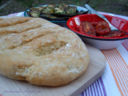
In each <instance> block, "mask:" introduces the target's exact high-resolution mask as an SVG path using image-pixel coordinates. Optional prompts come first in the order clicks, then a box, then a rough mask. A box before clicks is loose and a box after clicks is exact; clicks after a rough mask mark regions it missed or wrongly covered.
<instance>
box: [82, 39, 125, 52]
mask: <svg viewBox="0 0 128 96" xmlns="http://www.w3.org/2000/svg"><path fill="white" fill-rule="evenodd" d="M82 39H83V40H84V41H85V42H86V43H88V44H90V45H92V46H94V47H96V48H98V49H113V48H117V47H118V46H119V45H120V44H121V43H122V42H123V41H124V39H123V40H122V39H121V40H98V39H91V38H82Z"/></svg>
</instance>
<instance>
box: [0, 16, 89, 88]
mask: <svg viewBox="0 0 128 96" xmlns="http://www.w3.org/2000/svg"><path fill="white" fill-rule="evenodd" d="M15 18H16V19H15ZM18 20H19V21H18ZM22 20H23V22H22ZM3 21H4V23H3ZM1 22H2V23H3V25H2V23H1ZM0 34H2V35H1V36H0V73H1V74H2V75H5V76H7V77H9V78H12V79H16V80H25V81H28V82H29V83H31V84H35V85H44V86H61V85H65V84H68V83H69V82H71V81H73V80H75V79H76V78H78V77H79V76H80V75H81V74H82V73H84V72H85V70H86V69H87V66H88V63H89V56H88V52H87V48H86V46H85V45H84V43H83V42H82V41H81V40H80V38H79V37H78V36H76V35H75V33H73V32H71V31H70V30H68V29H66V28H63V27H60V26H58V25H55V24H52V23H50V22H48V21H46V20H44V19H39V18H24V17H14V18H12V19H11V18H8V19H6V20H5V19H3V20H0Z"/></svg>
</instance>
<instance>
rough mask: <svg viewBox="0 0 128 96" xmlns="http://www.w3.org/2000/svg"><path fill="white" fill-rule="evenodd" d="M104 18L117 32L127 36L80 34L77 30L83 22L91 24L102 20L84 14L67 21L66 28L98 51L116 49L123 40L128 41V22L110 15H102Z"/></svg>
mask: <svg viewBox="0 0 128 96" xmlns="http://www.w3.org/2000/svg"><path fill="white" fill-rule="evenodd" d="M104 16H105V17H106V18H107V19H108V20H109V22H110V23H111V24H113V25H114V26H115V27H117V28H118V29H119V30H121V31H124V32H127V34H125V35H123V36H120V37H119V36H117V37H103V36H93V35H88V34H86V33H83V32H80V31H79V28H80V26H81V22H83V21H88V22H92V21H95V20H97V22H99V21H100V20H103V19H101V18H100V17H98V16H97V15H95V14H84V15H77V16H74V17H72V18H70V19H69V20H68V21H67V26H68V27H69V29H71V30H72V31H74V32H75V33H76V34H78V35H79V36H80V37H81V38H82V39H83V40H84V41H85V42H87V43H89V44H90V45H93V46H94V47H96V48H99V49H113V48H117V47H118V46H119V45H120V44H121V43H122V42H123V41H124V40H125V39H128V20H125V19H123V18H120V17H117V16H110V15H104Z"/></svg>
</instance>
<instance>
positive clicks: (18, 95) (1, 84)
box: [0, 46, 105, 96]
mask: <svg viewBox="0 0 128 96" xmlns="http://www.w3.org/2000/svg"><path fill="white" fill-rule="evenodd" d="M87 47H88V50H89V55H90V64H89V66H88V69H87V71H86V72H85V73H84V74H83V75H82V76H81V77H80V78H79V79H77V80H75V81H73V82H72V83H70V84H69V85H66V86H63V87H57V88H48V87H38V86H34V85H31V84H28V83H26V82H21V81H15V80H11V79H8V78H6V77H4V76H0V96H79V94H80V93H81V92H82V91H84V90H85V89H86V88H87V87H88V86H89V85H90V84H91V83H93V82H94V81H95V80H96V79H98V78H99V77H100V76H101V75H102V74H103V72H104V69H105V57H104V55H103V54H102V53H101V52H100V51H99V50H98V49H96V48H93V47H91V46H87Z"/></svg>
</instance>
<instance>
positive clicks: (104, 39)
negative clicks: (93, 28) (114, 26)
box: [67, 14, 128, 41]
mask: <svg viewBox="0 0 128 96" xmlns="http://www.w3.org/2000/svg"><path fill="white" fill-rule="evenodd" d="M83 15H96V14H82V15H76V16H73V17H71V18H69V19H68V20H67V27H68V28H69V29H70V30H72V31H73V32H74V33H76V34H78V35H79V36H82V37H85V38H89V39H95V40H103V41H117V40H125V39H128V35H127V37H122V38H121V37H120V38H117V37H116V38H99V37H91V35H87V36H86V35H83V34H80V33H79V32H77V31H76V30H74V29H72V28H71V27H70V25H69V22H70V21H71V20H72V19H73V18H75V17H78V16H83ZM103 15H104V16H111V15H107V14H103ZM111 17H117V16H111ZM119 18H120V17H119ZM122 19H123V18H122Z"/></svg>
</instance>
